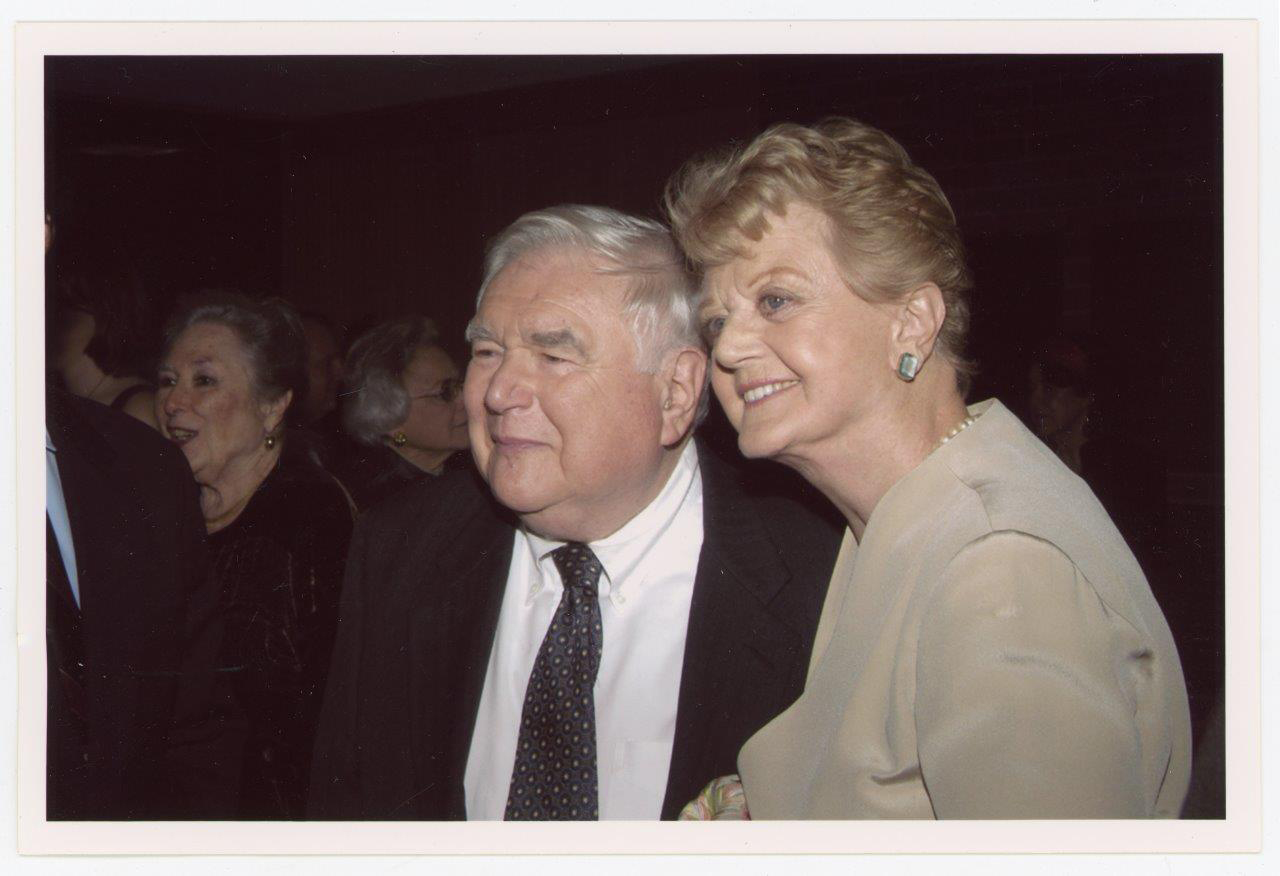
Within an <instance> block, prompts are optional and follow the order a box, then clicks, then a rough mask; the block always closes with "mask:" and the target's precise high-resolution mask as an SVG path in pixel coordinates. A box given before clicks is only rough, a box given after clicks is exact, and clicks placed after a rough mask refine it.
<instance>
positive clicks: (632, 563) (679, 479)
mask: <svg viewBox="0 0 1280 876" xmlns="http://www.w3.org/2000/svg"><path fill="white" fill-rule="evenodd" d="M697 476H698V451H697V448H696V447H695V446H694V443H693V442H692V441H689V442H688V443H686V444H685V446H684V450H682V451H681V452H680V458H679V459H678V460H676V467H675V468H674V469H673V470H672V472H671V475H670V476H669V477H668V478H667V482H666V484H664V485H663V487H662V489H661V490H660V491H658V495H657V496H655V497H654V498H653V501H652V502H650V503H649V504H648V505H646V506H645V507H644V509H643V510H642V511H641V512H640V513H639V514H637V515H636V516H635V517H632V518H631V519H630V520H629V521H627V522H626V523H625V524H624V525H623V526H622V528H621V529H619V530H618V531H617V532H615V533H613V535H609V536H606V537H605V538H602V539H600V540H599V541H593V542H591V543H590V544H588V545H587V546H588V547H590V548H591V550H592V552H593V553H594V554H595V555H596V558H597V559H598V560H599V561H600V565H601V566H602V567H603V568H604V574H603V575H602V576H601V582H600V593H601V595H602V596H608V597H609V599H610V600H612V601H613V602H614V604H617V605H621V604H622V603H624V602H626V595H625V593H624V590H631V589H634V588H635V587H637V586H639V585H640V584H641V583H642V582H643V576H635V575H634V573H635V571H636V569H637V568H638V567H639V566H640V563H641V561H642V560H643V559H644V558H645V556H646V555H647V554H648V553H649V551H650V549H651V548H652V547H653V545H654V544H655V543H656V542H657V541H658V539H660V538H661V537H662V535H663V534H664V533H665V532H666V531H667V530H668V529H669V528H670V526H671V523H672V521H673V520H675V517H676V514H677V513H678V512H679V511H680V507H681V506H682V505H683V504H684V501H685V499H686V498H687V497H688V495H689V490H690V489H692V487H693V484H694V482H695V481H696V479H697ZM524 533H525V537H526V538H527V539H528V543H529V548H530V550H531V551H532V552H533V558H534V561H535V563H536V564H537V565H538V566H539V568H540V569H541V568H542V564H543V563H550V564H552V565H554V561H553V560H552V559H551V552H552V551H554V550H555V549H556V548H559V547H562V546H563V545H565V544H566V542H563V541H554V540H552V539H548V538H543V537H542V536H540V535H536V534H535V533H533V532H530V531H529V530H527V529H526V530H524ZM539 577H540V576H539ZM541 589H542V584H541V583H540V582H538V581H535V582H534V583H533V585H532V586H531V587H530V592H529V594H528V597H527V599H529V600H532V599H533V597H534V596H535V595H537V593H538V591H540V590H541Z"/></svg>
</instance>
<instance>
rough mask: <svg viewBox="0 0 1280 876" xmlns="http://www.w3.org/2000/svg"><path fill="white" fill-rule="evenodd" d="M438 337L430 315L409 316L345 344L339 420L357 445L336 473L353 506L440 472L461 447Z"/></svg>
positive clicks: (451, 374) (453, 386)
mask: <svg viewBox="0 0 1280 876" xmlns="http://www.w3.org/2000/svg"><path fill="white" fill-rule="evenodd" d="M438 341H439V332H438V331H437V330H436V327H435V324H434V323H433V322H432V321H431V320H429V319H426V318H423V317H410V318H407V319H401V320H396V321H394V322H387V323H383V324H382V325H379V326H376V327H375V328H373V329H370V330H369V331H368V332H366V333H365V334H363V335H361V336H360V338H359V339H357V340H356V342H355V343H354V344H352V345H351V350H350V352H349V353H348V354H347V370H346V375H345V381H344V382H345V391H344V393H343V396H342V423H343V428H345V429H346V431H347V434H349V435H350V436H351V437H353V438H355V439H356V440H357V441H358V442H360V444H361V445H362V446H361V447H360V449H359V450H358V451H357V452H355V453H353V454H351V455H349V457H348V458H347V459H346V460H345V461H343V462H340V463H338V465H337V466H336V467H337V468H338V471H337V472H336V473H337V475H338V477H339V479H340V480H342V481H343V483H344V484H345V485H346V486H347V488H348V490H350V492H351V495H352V497H353V499H354V500H355V502H356V504H357V505H358V506H359V507H360V508H361V509H364V508H367V507H369V506H370V505H373V504H375V503H377V502H378V501H380V500H381V499H383V498H385V497H387V496H389V495H391V494H392V493H394V492H396V491H398V490H399V489H400V488H401V487H403V486H404V485H405V484H407V483H410V482H412V481H415V480H418V479H419V478H422V477H426V476H429V475H438V474H440V472H442V471H443V470H444V468H445V466H446V465H447V464H449V462H450V458H451V457H453V456H454V455H455V454H456V453H457V452H458V451H459V450H465V449H466V448H467V446H468V439H467V415H466V411H465V410H463V407H462V397H461V389H462V380H461V372H460V371H459V370H458V366H457V363H455V362H454V361H453V359H452V358H451V357H450V356H449V354H448V353H447V352H445V350H444V349H443V348H442V347H440V345H439V343H438Z"/></svg>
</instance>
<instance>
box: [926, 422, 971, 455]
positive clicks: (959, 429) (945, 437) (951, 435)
mask: <svg viewBox="0 0 1280 876" xmlns="http://www.w3.org/2000/svg"><path fill="white" fill-rule="evenodd" d="M973 423H974V418H973V417H972V416H970V415H968V414H966V415H965V418H964V419H963V420H961V421H960V424H959V425H958V426H956V427H955V428H954V429H952V430H951V431H950V432H948V433H947V434H945V435H943V436H942V440H941V441H939V442H938V446H937V447H935V448H933V449H934V450H937V449H938V447H941V446H942V445H943V444H946V443H947V442H948V441H950V440H951V439H952V438H954V437H956V436H957V435H959V434H960V433H961V432H963V431H964V430H965V429H968V428H969V427H970V426H972V425H973Z"/></svg>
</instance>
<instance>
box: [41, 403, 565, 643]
mask: <svg viewBox="0 0 1280 876" xmlns="http://www.w3.org/2000/svg"><path fill="white" fill-rule="evenodd" d="M57 453H58V448H56V447H54V446H53V438H52V437H50V435H49V429H48V427H46V428H45V430H44V491H45V514H47V515H48V517H49V525H50V526H52V527H53V536H54V539H55V540H56V541H57V542H58V552H59V553H60V554H62V568H64V569H66V570H67V580H68V581H69V582H70V584H71V595H72V596H73V597H74V598H75V600H76V605H79V604H80V574H79V572H78V571H77V570H76V545H75V542H74V541H73V540H72V538H71V518H70V516H69V515H68V514H67V500H66V497H65V496H64V495H63V493H62V475H61V474H59V473H58V458H57ZM548 624H550V621H548Z"/></svg>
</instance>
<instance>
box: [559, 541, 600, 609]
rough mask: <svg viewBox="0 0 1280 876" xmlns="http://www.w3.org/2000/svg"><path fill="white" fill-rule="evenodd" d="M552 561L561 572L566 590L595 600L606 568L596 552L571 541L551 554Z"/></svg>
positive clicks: (561, 578) (580, 543) (578, 542)
mask: <svg viewBox="0 0 1280 876" xmlns="http://www.w3.org/2000/svg"><path fill="white" fill-rule="evenodd" d="M551 559H552V561H553V562H554V563H555V564H556V568H557V569H559V570H560V580H561V581H563V582H564V588H565V590H566V591H568V590H571V589H572V590H576V591H579V593H580V594H581V595H582V596H584V597H587V598H589V599H595V598H596V594H597V592H598V588H599V584H600V574H601V572H603V571H604V567H603V566H601V565H600V560H599V559H598V558H597V557H596V555H595V552H594V551H592V550H591V548H589V547H587V546H586V545H585V544H583V543H582V542H580V541H571V542H569V543H568V544H566V545H563V546H562V547H558V548H556V549H555V550H554V551H552V552H551Z"/></svg>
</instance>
